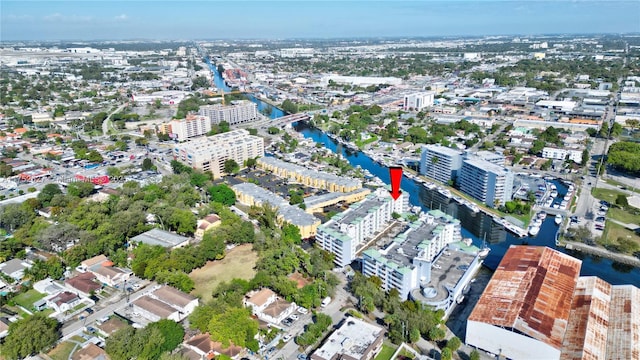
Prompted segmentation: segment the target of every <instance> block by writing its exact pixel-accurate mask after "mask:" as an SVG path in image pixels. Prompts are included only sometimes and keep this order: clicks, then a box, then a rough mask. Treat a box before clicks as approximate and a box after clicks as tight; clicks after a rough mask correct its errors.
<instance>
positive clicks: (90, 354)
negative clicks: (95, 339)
mask: <svg viewBox="0 0 640 360" xmlns="http://www.w3.org/2000/svg"><path fill="white" fill-rule="evenodd" d="M109 359H110V358H109V355H107V353H106V352H105V351H104V350H103V349H102V348H100V347H99V346H98V345H96V344H93V343H87V345H85V346H84V347H83V348H82V349H80V350H76V352H74V353H73V355H72V356H71V360H109Z"/></svg>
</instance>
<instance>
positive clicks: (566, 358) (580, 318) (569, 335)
mask: <svg viewBox="0 0 640 360" xmlns="http://www.w3.org/2000/svg"><path fill="white" fill-rule="evenodd" d="M611 291H612V289H611V285H610V284H609V283H607V282H606V281H604V280H602V279H600V278H597V277H595V276H589V277H581V278H579V279H578V284H577V285H576V290H575V292H574V295H573V302H572V304H571V313H570V316H569V324H568V326H567V331H566V333H565V335H564V341H563V343H562V354H561V355H560V359H561V360H574V359H575V360H578V359H580V360H581V359H605V358H606V355H607V330H608V328H609V324H610V322H609V313H610V301H611Z"/></svg>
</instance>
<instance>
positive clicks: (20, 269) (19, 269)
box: [0, 259, 32, 281]
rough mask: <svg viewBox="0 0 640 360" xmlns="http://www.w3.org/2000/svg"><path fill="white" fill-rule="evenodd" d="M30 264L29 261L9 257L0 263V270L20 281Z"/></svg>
mask: <svg viewBox="0 0 640 360" xmlns="http://www.w3.org/2000/svg"><path fill="white" fill-rule="evenodd" d="M31 266H32V265H31V263H29V262H27V261H25V260H20V259H11V260H9V261H5V262H3V263H2V264H0V271H2V273H3V274H5V275H7V276H10V277H11V278H13V279H14V280H15V281H20V280H22V278H23V277H24V271H25V270H26V269H29V268H31Z"/></svg>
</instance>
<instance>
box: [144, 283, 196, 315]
mask: <svg viewBox="0 0 640 360" xmlns="http://www.w3.org/2000/svg"><path fill="white" fill-rule="evenodd" d="M197 306H198V298H196V297H194V296H191V295H189V294H187V293H184V292H182V291H180V290H178V289H175V288H173V287H170V286H167V285H164V286H160V287H158V288H157V289H155V290H154V291H153V292H151V293H148V294H147V295H143V296H141V297H139V298H137V299H136V300H135V301H133V309H134V311H136V312H138V313H140V315H142V316H143V317H144V318H146V319H148V320H150V321H158V320H161V319H169V320H173V321H176V322H180V321H182V320H183V319H184V318H186V317H187V316H189V315H191V313H192V312H193V310H194V309H195V308H196V307H197Z"/></svg>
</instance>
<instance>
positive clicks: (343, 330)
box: [313, 317, 384, 360]
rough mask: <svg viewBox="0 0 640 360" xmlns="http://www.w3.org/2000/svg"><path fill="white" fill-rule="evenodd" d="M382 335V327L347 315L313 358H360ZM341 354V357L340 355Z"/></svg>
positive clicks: (327, 359)
mask: <svg viewBox="0 0 640 360" xmlns="http://www.w3.org/2000/svg"><path fill="white" fill-rule="evenodd" d="M383 335H384V329H383V328H381V327H379V326H377V325H373V324H369V323H366V322H364V321H362V320H360V319H357V318H353V317H349V318H347V319H346V320H345V322H344V323H343V324H342V325H341V326H340V327H339V328H338V329H337V330H335V331H334V332H333V333H332V334H331V335H330V336H329V338H328V339H327V341H325V343H324V344H322V346H321V347H319V348H318V349H317V350H316V351H315V352H314V353H313V358H314V359H326V360H329V359H340V358H343V357H344V358H346V359H362V358H364V356H365V355H366V353H367V349H368V348H369V346H371V345H372V344H373V343H374V342H376V341H377V340H378V339H380V338H381V337H382V336H383ZM341 356H343V357H341Z"/></svg>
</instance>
